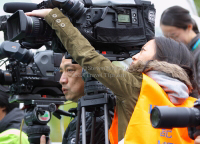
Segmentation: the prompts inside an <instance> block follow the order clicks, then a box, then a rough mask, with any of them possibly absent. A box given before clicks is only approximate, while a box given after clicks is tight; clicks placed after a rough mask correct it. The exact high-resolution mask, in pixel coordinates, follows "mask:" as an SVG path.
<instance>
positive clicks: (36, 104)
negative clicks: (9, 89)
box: [9, 94, 75, 144]
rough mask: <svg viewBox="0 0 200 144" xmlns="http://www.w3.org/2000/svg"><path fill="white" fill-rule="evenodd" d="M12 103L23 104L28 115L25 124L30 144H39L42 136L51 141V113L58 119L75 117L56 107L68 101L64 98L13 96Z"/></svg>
mask: <svg viewBox="0 0 200 144" xmlns="http://www.w3.org/2000/svg"><path fill="white" fill-rule="evenodd" d="M9 101H10V102H13V101H17V102H23V103H24V105H25V109H26V113H25V116H24V121H25V124H26V125H27V126H28V128H27V132H26V133H27V135H28V140H29V142H30V144H39V143H40V137H41V135H45V136H46V142H48V140H49V134H50V128H49V126H47V123H48V122H49V121H50V120H51V115H52V114H51V113H53V115H54V116H56V117H57V118H59V119H60V118H61V116H60V115H65V116H71V117H75V115H74V114H72V113H68V112H65V111H62V110H59V109H57V106H56V105H62V104H64V102H65V101H66V100H65V99H64V98H44V97H41V95H39V94H31V95H30V94H28V95H13V96H12V97H10V99H9Z"/></svg>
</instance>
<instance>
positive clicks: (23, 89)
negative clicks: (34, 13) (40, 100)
mask: <svg viewBox="0 0 200 144" xmlns="http://www.w3.org/2000/svg"><path fill="white" fill-rule="evenodd" d="M0 52H1V54H2V55H3V56H4V57H8V59H9V64H8V65H7V66H6V71H2V70H1V71H0V78H1V84H2V85H5V84H6V85H10V93H11V96H13V95H28V94H32V95H33V94H40V95H51V96H63V93H62V90H61V85H60V84H59V79H60V72H59V66H60V63H61V60H62V54H61V53H54V52H53V51H52V50H46V51H41V52H38V53H36V54H35V55H33V54H32V52H31V51H30V50H26V49H22V48H21V47H20V44H18V43H16V42H9V41H5V42H3V43H2V44H1V47H0ZM0 57H1V58H4V57H2V56H0Z"/></svg>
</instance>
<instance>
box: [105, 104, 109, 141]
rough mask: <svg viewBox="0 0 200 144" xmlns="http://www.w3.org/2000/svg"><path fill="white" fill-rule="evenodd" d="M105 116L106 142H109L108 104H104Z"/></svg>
mask: <svg viewBox="0 0 200 144" xmlns="http://www.w3.org/2000/svg"><path fill="white" fill-rule="evenodd" d="M104 117H105V121H104V124H105V144H109V140H108V105H107V104H104Z"/></svg>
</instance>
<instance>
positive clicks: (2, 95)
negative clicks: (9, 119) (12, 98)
mask: <svg viewBox="0 0 200 144" xmlns="http://www.w3.org/2000/svg"><path fill="white" fill-rule="evenodd" d="M7 92H8V87H6V86H2V85H0V107H1V108H4V107H5V108H6V114H8V113H9V112H10V111H11V110H13V109H14V108H19V103H9V101H8V98H9V94H8V93H7Z"/></svg>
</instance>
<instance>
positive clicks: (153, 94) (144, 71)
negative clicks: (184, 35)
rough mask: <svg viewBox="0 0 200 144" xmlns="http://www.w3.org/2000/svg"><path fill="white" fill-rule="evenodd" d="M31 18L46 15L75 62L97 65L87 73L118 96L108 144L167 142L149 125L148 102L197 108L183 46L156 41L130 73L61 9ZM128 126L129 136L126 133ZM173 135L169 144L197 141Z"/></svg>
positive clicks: (136, 60) (187, 54) (188, 58)
mask: <svg viewBox="0 0 200 144" xmlns="http://www.w3.org/2000/svg"><path fill="white" fill-rule="evenodd" d="M27 15H28V16H39V17H45V20H46V21H47V22H48V24H49V25H50V26H51V27H52V28H53V29H54V30H55V31H56V34H57V36H58V37H59V38H60V40H61V42H62V43H63V45H64V46H65V48H66V49H67V51H68V52H69V53H70V54H71V55H72V57H73V58H74V60H75V61H77V62H78V63H79V64H80V65H81V66H82V67H88V66H90V67H94V69H92V70H87V71H88V72H89V73H90V74H102V77H98V78H97V79H98V80H99V81H100V82H101V83H103V84H104V85H105V86H106V87H108V88H110V89H111V90H112V91H113V93H114V94H115V95H116V97H117V99H116V113H115V116H117V118H116V119H115V117H114V121H113V124H114V122H116V125H115V128H116V129H117V130H115V131H114V132H115V133H110V134H111V135H110V136H111V137H110V140H111V141H112V142H113V141H114V143H115V144H116V143H117V142H118V141H120V140H122V139H123V138H124V137H125V138H126V137H127V136H129V140H130V142H129V143H134V144H141V143H142V144H149V143H150V142H151V143H158V142H159V141H158V138H160V139H162V140H163V139H164V138H163V137H161V136H162V135H160V132H159V130H157V129H153V128H152V126H151V123H150V119H149V116H150V114H149V109H148V108H149V103H147V101H148V100H149V99H150V100H151V102H154V104H155V103H157V105H160V103H159V102H160V101H158V99H160V100H162V102H163V101H164V103H165V102H167V103H168V104H170V105H179V106H183V104H185V105H184V106H187V107H189V106H191V107H192V106H193V103H194V101H195V100H196V99H194V98H191V97H189V92H191V91H192V89H193V84H192V82H193V81H192V80H193V71H192V69H193V67H192V61H191V59H192V57H191V55H190V52H189V50H188V49H187V47H186V46H185V45H184V44H182V43H178V42H176V41H174V40H172V39H168V38H164V37H158V38H155V39H153V40H151V41H149V42H148V43H147V44H145V46H143V48H142V49H141V51H140V53H138V54H137V55H135V56H133V57H132V59H133V60H134V62H133V63H132V64H131V66H130V68H129V72H127V71H123V70H122V69H119V68H117V67H116V66H114V65H113V64H112V63H111V62H110V60H108V59H106V58H105V57H103V56H102V55H100V54H98V53H97V52H96V51H95V49H94V48H93V47H92V46H91V44H90V43H89V42H88V41H87V39H85V38H84V37H83V36H82V35H81V34H80V32H79V31H78V30H77V29H76V28H75V27H74V26H73V25H72V24H71V22H70V20H69V19H68V18H67V17H66V16H65V15H63V14H62V12H61V11H60V10H59V9H57V8H55V9H53V10H51V9H42V10H36V11H33V12H30V13H27ZM58 19H59V20H58ZM100 68H102V69H100ZM142 100H145V102H142ZM162 104H163V103H162ZM163 105H164V104H163ZM138 106H139V108H138ZM135 114H136V115H135ZM143 116H144V117H143ZM131 117H132V118H133V119H132V118H131ZM115 120H116V121H115ZM130 120H131V121H130ZM129 121H130V122H131V124H132V122H135V123H134V124H133V125H130V123H129ZM144 121H145V122H144ZM129 125H130V128H131V129H130V131H128V132H130V133H127V131H126V129H127V127H128V128H129ZM111 128H112V127H111ZM146 128H147V129H146ZM173 132H175V133H176V134H177V135H175V136H174V135H173V137H172V138H171V139H168V140H170V142H171V143H180V142H183V143H184V142H185V141H186V142H188V143H194V141H192V140H191V139H190V138H189V136H188V133H187V129H183V128H182V129H181V130H180V129H178V130H177V131H173ZM180 132H183V133H180ZM173 134H174V133H173ZM167 136H168V135H167ZM170 136H171V135H170ZM116 140H117V141H116ZM125 141H126V139H125ZM135 141H136V142H135ZM164 142H166V141H164Z"/></svg>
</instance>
